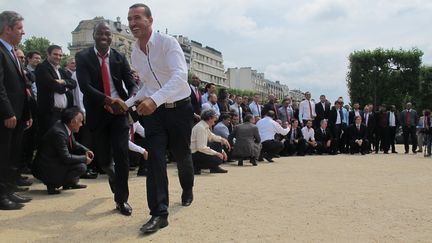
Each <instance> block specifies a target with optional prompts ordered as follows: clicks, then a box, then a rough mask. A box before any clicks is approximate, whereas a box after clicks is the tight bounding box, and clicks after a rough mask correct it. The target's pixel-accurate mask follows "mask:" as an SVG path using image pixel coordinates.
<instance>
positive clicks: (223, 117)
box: [219, 112, 231, 121]
mask: <svg viewBox="0 0 432 243" xmlns="http://www.w3.org/2000/svg"><path fill="white" fill-rule="evenodd" d="M228 118H231V114H229V113H227V112H224V113H222V114H221V115H220V116H219V120H220V121H223V120H226V119H228Z"/></svg>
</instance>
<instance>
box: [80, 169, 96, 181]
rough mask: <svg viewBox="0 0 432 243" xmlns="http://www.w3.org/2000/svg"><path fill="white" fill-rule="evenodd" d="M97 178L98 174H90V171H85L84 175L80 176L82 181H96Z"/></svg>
mask: <svg viewBox="0 0 432 243" xmlns="http://www.w3.org/2000/svg"><path fill="white" fill-rule="evenodd" d="M97 177H98V174H97V173H95V172H92V171H90V170H87V171H86V173H84V175H82V176H80V178H82V179H96V178H97Z"/></svg>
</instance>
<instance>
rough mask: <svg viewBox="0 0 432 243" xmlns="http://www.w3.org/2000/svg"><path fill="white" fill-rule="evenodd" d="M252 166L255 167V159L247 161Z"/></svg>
mask: <svg viewBox="0 0 432 243" xmlns="http://www.w3.org/2000/svg"><path fill="white" fill-rule="evenodd" d="M249 162H250V163H251V164H252V165H253V166H257V165H258V164H257V162H256V161H255V159H250V161H249Z"/></svg>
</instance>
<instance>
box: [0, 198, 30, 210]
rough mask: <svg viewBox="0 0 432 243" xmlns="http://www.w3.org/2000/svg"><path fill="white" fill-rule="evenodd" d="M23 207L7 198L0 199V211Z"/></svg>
mask: <svg viewBox="0 0 432 243" xmlns="http://www.w3.org/2000/svg"><path fill="white" fill-rule="evenodd" d="M22 207H24V204H21V203H17V202H14V201H12V200H10V199H9V197H7V196H1V197H0V210H18V209H21V208H22Z"/></svg>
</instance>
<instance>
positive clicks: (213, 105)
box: [201, 94, 221, 116]
mask: <svg viewBox="0 0 432 243" xmlns="http://www.w3.org/2000/svg"><path fill="white" fill-rule="evenodd" d="M208 109H212V110H214V111H215V112H216V114H217V115H218V116H220V114H221V113H220V110H219V105H218V103H217V96H216V95H215V94H210V95H209V101H208V102H207V103H204V104H203V105H202V108H201V110H202V111H205V110H208ZM202 111H201V112H202Z"/></svg>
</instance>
